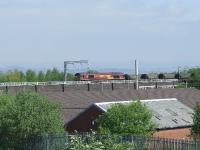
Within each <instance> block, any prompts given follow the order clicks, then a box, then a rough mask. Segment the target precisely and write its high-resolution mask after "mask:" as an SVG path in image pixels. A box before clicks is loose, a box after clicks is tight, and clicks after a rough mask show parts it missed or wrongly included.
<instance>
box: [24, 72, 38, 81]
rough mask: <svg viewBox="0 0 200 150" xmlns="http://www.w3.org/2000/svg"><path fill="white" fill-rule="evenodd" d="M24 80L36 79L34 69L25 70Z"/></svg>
mask: <svg viewBox="0 0 200 150" xmlns="http://www.w3.org/2000/svg"><path fill="white" fill-rule="evenodd" d="M26 81H27V82H35V81H37V75H36V73H35V71H33V70H30V69H29V70H27V71H26Z"/></svg>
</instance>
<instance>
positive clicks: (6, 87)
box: [6, 86, 8, 94]
mask: <svg viewBox="0 0 200 150" xmlns="http://www.w3.org/2000/svg"><path fill="white" fill-rule="evenodd" d="M6 94H8V86H6Z"/></svg>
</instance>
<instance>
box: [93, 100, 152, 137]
mask: <svg viewBox="0 0 200 150" xmlns="http://www.w3.org/2000/svg"><path fill="white" fill-rule="evenodd" d="M151 118H152V114H151V112H150V111H149V110H148V108H147V107H146V106H145V105H144V104H142V103H141V102H139V101H135V102H132V103H130V104H114V105H113V106H112V107H111V108H110V109H108V110H107V112H106V113H104V114H103V115H101V116H100V117H99V118H98V120H97V123H98V125H99V131H100V133H109V134H121V135H127V134H135V135H150V134H152V133H153V132H154V131H155V127H156V125H155V124H154V123H153V122H152V120H151Z"/></svg>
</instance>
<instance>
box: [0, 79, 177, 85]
mask: <svg viewBox="0 0 200 150" xmlns="http://www.w3.org/2000/svg"><path fill="white" fill-rule="evenodd" d="M135 82H136V81H135V80H105V81H48V82H4V83H0V86H35V85H41V86H46V85H62V84H64V85H80V84H97V83H100V84H111V83H115V84H126V83H129V84H133V83H135ZM139 82H140V83H174V82H178V80H177V79H149V80H139Z"/></svg>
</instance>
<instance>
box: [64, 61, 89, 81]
mask: <svg viewBox="0 0 200 150" xmlns="http://www.w3.org/2000/svg"><path fill="white" fill-rule="evenodd" d="M74 64H80V65H82V64H86V65H87V69H88V60H79V61H64V81H67V74H68V66H69V65H74Z"/></svg>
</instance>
